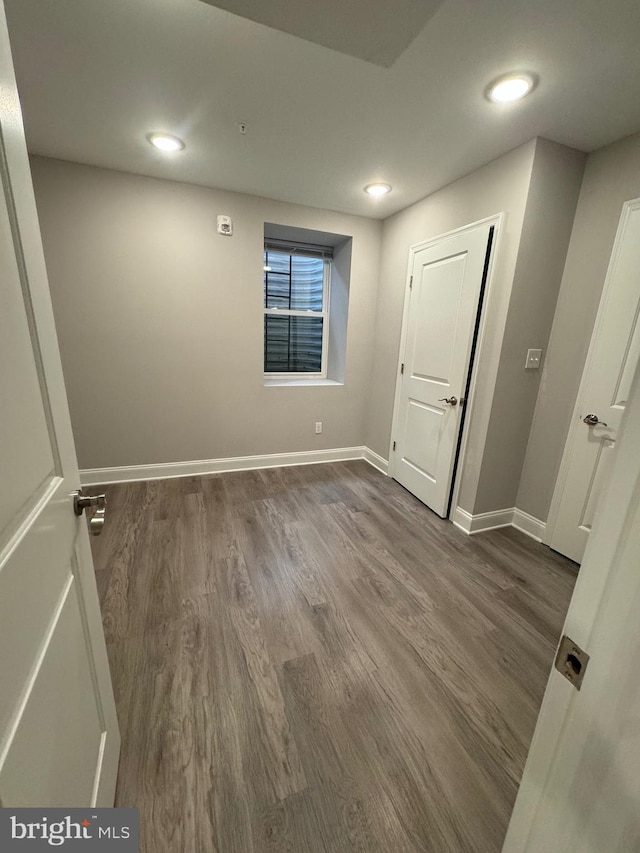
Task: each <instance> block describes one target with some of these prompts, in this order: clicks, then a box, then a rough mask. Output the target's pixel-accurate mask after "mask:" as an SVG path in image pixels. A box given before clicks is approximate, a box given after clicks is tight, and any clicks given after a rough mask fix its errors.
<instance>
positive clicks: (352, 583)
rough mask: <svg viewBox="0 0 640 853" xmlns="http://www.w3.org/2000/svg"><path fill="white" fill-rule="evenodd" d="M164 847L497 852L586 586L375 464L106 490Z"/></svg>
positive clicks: (119, 648)
mask: <svg viewBox="0 0 640 853" xmlns="http://www.w3.org/2000/svg"><path fill="white" fill-rule="evenodd" d="M107 494H108V501H109V506H108V511H107V524H106V527H105V531H104V533H103V535H102V536H101V537H100V538H98V539H96V540H94V549H95V554H94V556H95V561H96V570H97V577H98V586H99V591H100V598H101V603H102V611H103V617H104V626H105V631H106V636H107V642H108V648H109V658H110V662H111V669H112V674H113V681H114V687H115V694H116V702H117V707H118V715H119V719H120V727H121V730H122V738H123V743H122V759H121V764H120V775H119V781H118V794H117V805H120V806H137V807H138V808H139V809H140V820H141V833H142V847H141V849H142V850H143V851H144V853H165V851H166V853H279V851H289V853H320V851H323V853H325V851H327V853H328V852H329V851H330V853H346V851H358V852H359V853H498V851H500V848H501V846H502V841H503V838H504V835H505V832H506V827H507V823H508V820H509V815H510V812H511V809H512V806H513V802H514V799H515V795H516V790H517V787H518V783H519V780H520V776H521V773H522V770H523V766H524V761H525V757H526V754H527V750H528V747H529V742H530V739H531V736H532V733H533V728H534V724H535V720H536V716H537V713H538V709H539V705H540V702H541V700H542V694H543V692H544V687H545V684H546V680H547V677H548V673H549V670H550V667H551V664H552V660H553V655H554V648H555V645H556V642H557V640H558V638H559V634H560V630H561V627H562V624H563V620H564V616H565V611H566V609H567V607H568V603H569V598H570V595H571V591H572V588H573V584H574V581H575V574H576V567H575V565H574V564H573V563H571V562H569V561H568V560H565V559H564V558H562V557H560V556H559V555H557V554H554V553H553V552H552V551H550V550H549V549H548V548H546V547H544V546H542V545H538V544H537V543H535V542H533V541H532V540H530V539H528V538H527V537H525V536H523V535H521V534H519V533H518V532H517V531H515V530H512V529H504V530H496V531H493V532H489V533H486V534H483V535H480V536H475V537H469V536H466V535H465V534H464V533H462V532H461V531H459V530H457V529H456V528H455V527H454V526H453V525H452V524H450V523H448V522H444V521H442V520H441V519H439V518H438V517H437V516H435V515H434V514H433V513H432V512H430V511H429V510H428V509H426V508H425V507H424V506H423V505H422V504H421V503H419V502H418V501H417V500H416V499H415V498H413V497H412V495H410V494H409V493H408V492H406V491H405V490H404V489H403V488H402V487H401V486H399V485H398V484H397V483H395V482H394V481H392V480H390V479H388V478H386V477H384V476H382V475H381V474H379V473H378V472H377V471H376V470H374V469H373V468H371V467H370V466H369V465H367V463H365V462H347V463H336V464H326V465H315V466H301V467H295V468H279V469H270V470H264V471H247V472H239V473H231V474H223V475H216V476H210V477H202V478H186V479H176V480H166V481H154V482H147V483H135V484H128V485H118V486H110V487H108V488H107Z"/></svg>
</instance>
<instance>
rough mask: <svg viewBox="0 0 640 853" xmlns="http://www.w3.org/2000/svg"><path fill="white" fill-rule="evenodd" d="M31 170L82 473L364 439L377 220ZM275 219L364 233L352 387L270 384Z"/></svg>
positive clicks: (356, 267) (114, 175)
mask: <svg viewBox="0 0 640 853" xmlns="http://www.w3.org/2000/svg"><path fill="white" fill-rule="evenodd" d="M32 171H33V180H34V186H35V192H36V198H37V202H38V212H39V216H40V223H41V227H42V234H43V240H44V247H45V255H46V259H47V267H48V271H49V278H50V284H51V291H52V298H53V306H54V311H55V316H56V323H57V327H58V334H59V339H60V346H61V351H62V360H63V365H64V371H65V378H66V383H67V392H68V396H69V403H70V408H71V417H72V421H73V427H74V435H75V440H76V445H77V450H78V457H79V463H80V467H81V468H98V467H112V466H126V465H142V464H152V463H164V462H182V461H188V460H198V459H212V458H224V457H229V456H247V455H254V454H267V453H279V452H293V451H302V450H319V449H324V448H334V447H348V446H354V445H361V444H362V443H363V435H364V418H365V415H366V409H365V406H366V401H367V386H368V380H369V373H370V365H371V359H372V349H373V336H372V333H373V326H374V311H375V300H376V286H377V277H378V267H379V249H380V234H381V224H380V223H379V222H377V221H374V220H369V219H364V218H360V217H355V216H347V215H343V214H338V213H332V212H328V211H322V210H315V209H311V208H304V207H298V206H294V205H288V204H283V203H280V202H273V201H269V200H266V199H261V198H255V197H251V196H245V195H240V194H237V193H228V192H220V191H216V190H211V189H205V188H200V187H196V186H191V185H187V184H179V183H172V182H169V181H162V180H156V179H153V178H144V177H140V176H135V175H128V174H124V173H121V172H115V171H109V170H106V169H99V168H94V167H90V166H82V165H77V164H72V163H67V162H62V161H59V160H51V159H47V158H41V157H35V158H33V160H32ZM219 213H224V214H228V215H230V216H231V217H232V219H233V223H234V236H233V237H222V236H220V235H218V234H216V231H215V224H216V215H217V214H219ZM265 222H276V223H280V224H284V225H294V226H298V227H302V228H311V229H315V230H320V231H327V232H333V233H338V234H345V235H348V236H351V237H352V238H353V243H352V259H351V280H350V287H349V330H348V338H347V348H346V360H345V380H344V385H333V386H325V387H312V388H310V387H264V384H263V372H262V370H263V367H262V358H263V341H262V245H263V225H264V223H265ZM315 421H323V423H324V432H323V434H322V435H319V436H316V435H315V434H314V422H315Z"/></svg>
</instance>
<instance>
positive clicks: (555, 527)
mask: <svg viewBox="0 0 640 853" xmlns="http://www.w3.org/2000/svg"><path fill="white" fill-rule="evenodd" d="M639 315H640V200H639V201H635V202H627V203H626V204H625V206H624V208H623V214H622V217H621V220H620V226H619V228H618V234H617V237H616V242H615V244H614V249H613V253H612V255H611V262H610V264H609V270H608V272H607V279H606V282H605V285H604V289H603V294H602V299H601V302H600V308H599V310H598V317H597V319H596V323H595V327H594V331H593V336H592V339H591V344H590V346H589V354H588V357H587V362H586V365H585V369H584V373H583V377H582V381H581V384H580V391H579V392H578V399H577V403H576V409H575V411H574V416H573V420H572V424H571V428H570V430H569V435H568V437H567V443H566V446H565V450H564V455H563V459H562V465H561V469H560V474H559V476H558V483H557V486H556V491H555V493H554V498H553V502H552V506H551V510H550V513H549V519H550V520H549V532H548V535H547V544H548V545H550V546H551V547H552V548H554V549H555V550H556V551H560V552H561V553H562V554H565V555H566V556H568V557H570V558H571V559H572V560H575V561H576V562H578V563H579V562H580V561H581V560H582V555H583V553H584V549H585V546H586V543H587V539H588V536H589V533H590V532H591V527H592V521H593V516H594V513H595V509H596V507H597V505H598V498H599V495H600V493H601V491H602V487H603V484H604V483H605V482H606V479H607V471H608V470H609V468H610V465H611V459H612V457H613V453H612V451H613V448H614V447H615V443H616V439H617V434H618V429H619V426H620V420H621V417H622V413H623V412H624V410H625V406H626V403H627V398H628V396H629V388H630V385H631V379H632V377H633V374H634V371H635V368H636V366H637V364H638V355H639V354H640V322H639V319H638V318H639ZM588 414H595V415H597V416H598V418H599V420H600V421H601V423H599V424H598V425H597V426H588V425H587V424H585V423H584V417H585V416H586V415H588Z"/></svg>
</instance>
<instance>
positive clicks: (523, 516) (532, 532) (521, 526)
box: [512, 507, 547, 542]
mask: <svg viewBox="0 0 640 853" xmlns="http://www.w3.org/2000/svg"><path fill="white" fill-rule="evenodd" d="M512 524H513V526H514V527H515V528H516V530H520V531H521V532H522V533H526V534H527V536H530V537H531V538H532V539H535V540H536V542H542V541H543V539H544V534H545V530H546V529H547V525H546V524H545V522H544V521H540V519H539V518H535V516H533V515H529V513H528V512H524V510H521V509H518V508H517V507H516V508H514V510H513V522H512Z"/></svg>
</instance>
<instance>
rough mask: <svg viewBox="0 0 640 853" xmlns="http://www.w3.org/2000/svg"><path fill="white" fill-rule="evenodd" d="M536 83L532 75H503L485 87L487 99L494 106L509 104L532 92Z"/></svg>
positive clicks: (513, 73)
mask: <svg viewBox="0 0 640 853" xmlns="http://www.w3.org/2000/svg"><path fill="white" fill-rule="evenodd" d="M537 82H538V80H537V78H536V77H534V76H533V74H520V73H515V72H512V73H511V74H505V75H504V76H502V77H498V79H497V80H494V81H493V83H491V84H490V85H489V86H488V87H487V98H489V100H490V101H493V102H494V103H496V104H510V103H511V102H512V101H519V100H520V99H521V98H524V96H525V95H528V94H529V92H531V91H533V89H534V88H535V86H536V84H537Z"/></svg>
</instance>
